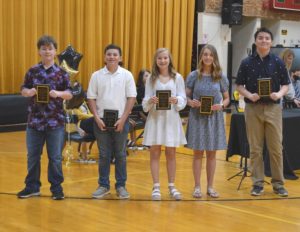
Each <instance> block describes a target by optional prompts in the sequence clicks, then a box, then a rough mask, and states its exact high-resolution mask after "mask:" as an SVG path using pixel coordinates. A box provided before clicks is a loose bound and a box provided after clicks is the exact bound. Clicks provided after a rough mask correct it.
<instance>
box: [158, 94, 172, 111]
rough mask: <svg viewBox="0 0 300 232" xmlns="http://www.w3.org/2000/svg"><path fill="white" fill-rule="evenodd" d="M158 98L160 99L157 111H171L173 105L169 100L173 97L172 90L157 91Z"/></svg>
mask: <svg viewBox="0 0 300 232" xmlns="http://www.w3.org/2000/svg"><path fill="white" fill-rule="evenodd" d="M156 97H157V98H158V103H157V104H156V110H170V109H171V103H170V102H169V98H170V97H171V90H156Z"/></svg>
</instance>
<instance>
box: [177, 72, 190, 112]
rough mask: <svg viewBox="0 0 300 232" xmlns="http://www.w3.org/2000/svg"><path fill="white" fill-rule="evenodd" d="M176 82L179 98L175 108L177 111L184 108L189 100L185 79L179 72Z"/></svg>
mask: <svg viewBox="0 0 300 232" xmlns="http://www.w3.org/2000/svg"><path fill="white" fill-rule="evenodd" d="M175 83H176V98H177V100H178V102H177V104H176V105H175V109H176V110H177V111H180V110H182V109H184V107H185V106H186V102H187V100H186V93H185V85H184V80H183V78H182V76H181V75H180V74H177V76H176V82H175Z"/></svg>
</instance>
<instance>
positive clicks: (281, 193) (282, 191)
mask: <svg viewBox="0 0 300 232" xmlns="http://www.w3.org/2000/svg"><path fill="white" fill-rule="evenodd" d="M273 192H274V193H275V194H277V195H278V196H281V197H287V196H288V195H289V193H288V191H287V190H286V189H285V188H284V187H279V188H274V187H273Z"/></svg>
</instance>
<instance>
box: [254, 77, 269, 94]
mask: <svg viewBox="0 0 300 232" xmlns="http://www.w3.org/2000/svg"><path fill="white" fill-rule="evenodd" d="M257 86H258V95H259V96H260V97H270V94H271V92H272V90H271V78H262V79H258V80H257Z"/></svg>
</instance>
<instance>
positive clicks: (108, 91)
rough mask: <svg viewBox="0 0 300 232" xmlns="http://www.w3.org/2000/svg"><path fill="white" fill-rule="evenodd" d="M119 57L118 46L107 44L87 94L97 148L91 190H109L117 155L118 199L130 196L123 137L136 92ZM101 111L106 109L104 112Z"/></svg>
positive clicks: (98, 194)
mask: <svg viewBox="0 0 300 232" xmlns="http://www.w3.org/2000/svg"><path fill="white" fill-rule="evenodd" d="M121 60H122V51H121V48H120V47H118V46H116V45H114V44H110V45H108V46H107V47H106V48H105V50H104V61H105V67H104V68H102V69H100V70H98V71H96V72H94V73H93V74H92V76H91V79H90V83H89V87H88V92H87V98H88V103H89V106H90V109H91V112H92V113H93V115H94V118H95V123H94V133H95V137H96V138H97V144H98V149H99V180H98V184H99V187H98V189H97V190H96V191H95V192H94V193H93V198H103V197H104V196H106V195H107V194H109V193H110V181H109V173H110V159H111V155H112V154H114V155H115V159H116V163H115V178H116V184H115V188H116V191H117V196H118V197H119V198H120V199H128V198H129V197H130V195H129V193H128V192H127V190H126V188H125V185H126V180H127V171H126V140H127V135H128V132H129V122H128V115H129V114H130V111H131V109H132V107H133V105H134V103H135V98H136V94H137V93H136V87H135V82H134V78H133V75H132V74H131V72H129V71H128V70H126V69H124V68H122V67H120V66H119V63H120V62H121ZM104 112H109V113H108V114H107V115H106V114H105V113H104ZM108 115H111V117H109V116H108ZM114 117H115V118H116V121H114V120H113V119H114Z"/></svg>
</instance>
